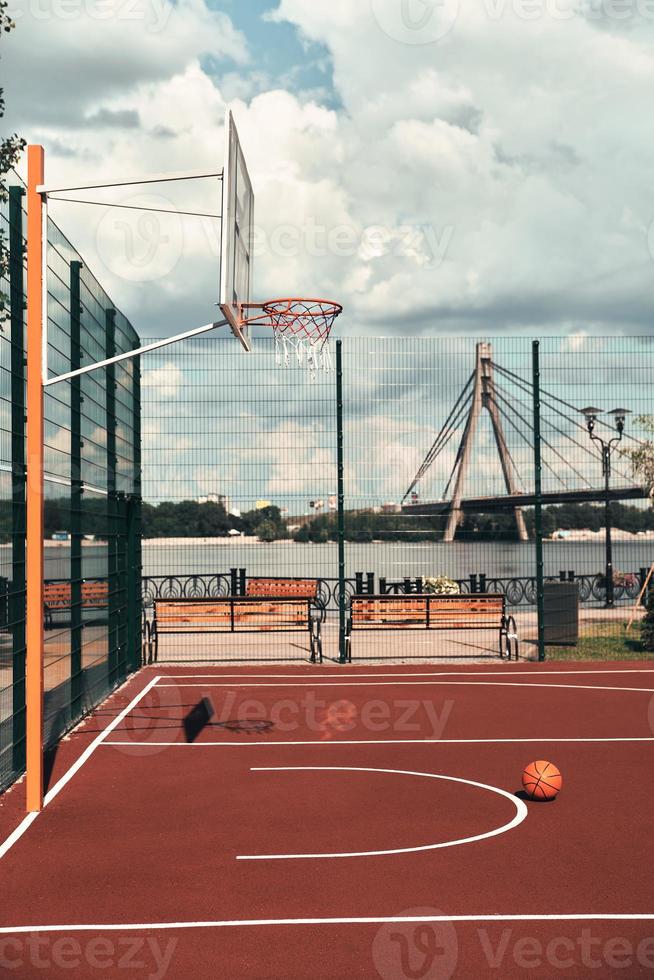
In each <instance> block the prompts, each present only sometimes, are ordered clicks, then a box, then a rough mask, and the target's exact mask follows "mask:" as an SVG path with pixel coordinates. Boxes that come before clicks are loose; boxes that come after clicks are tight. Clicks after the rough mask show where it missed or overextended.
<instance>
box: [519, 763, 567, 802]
mask: <svg viewBox="0 0 654 980" xmlns="http://www.w3.org/2000/svg"><path fill="white" fill-rule="evenodd" d="M522 785H523V788H524V791H525V793H527V795H528V796H530V797H531V799H532V800H553V799H554V797H555V796H556V795H557V793H558V792H559V790H560V789H561V787H562V786H563V776H562V775H561V773H560V772H559V770H558V769H557V768H556V766H555V765H553V763H551V762H544V761H543V760H539V761H538V762H530V763H529V765H528V766H525V768H524V770H523V773H522Z"/></svg>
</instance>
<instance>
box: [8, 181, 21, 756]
mask: <svg viewBox="0 0 654 980" xmlns="http://www.w3.org/2000/svg"><path fill="white" fill-rule="evenodd" d="M23 197H24V191H23V188H22V187H10V188H9V303H10V315H11V463H12V467H11V582H10V585H9V609H8V619H9V624H8V625H9V630H10V631H11V643H12V668H13V670H12V691H13V697H12V746H13V748H12V753H13V757H12V768H13V770H14V772H15V773H19V772H22V771H23V769H24V768H25V353H24V351H25V346H24V345H25V326H24V294H25V281H24V280H25V277H24V272H23Z"/></svg>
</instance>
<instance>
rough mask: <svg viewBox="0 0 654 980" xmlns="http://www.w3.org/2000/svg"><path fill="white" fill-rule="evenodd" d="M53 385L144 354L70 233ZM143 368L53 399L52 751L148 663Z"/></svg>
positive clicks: (0, 367)
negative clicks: (144, 657) (64, 376)
mask: <svg viewBox="0 0 654 980" xmlns="http://www.w3.org/2000/svg"><path fill="white" fill-rule="evenodd" d="M24 204H25V198H24V188H23V187H22V185H21V184H20V183H19V182H18V179H16V182H15V184H14V186H12V187H11V189H10V199H9V201H8V203H7V204H6V205H3V208H2V213H1V215H0V220H2V222H3V228H4V231H5V238H6V241H7V242H8V244H9V245H10V258H11V263H10V278H9V281H8V282H3V283H2V291H3V293H5V294H6V295H7V296H8V298H9V303H8V308H9V317H8V319H7V320H6V322H5V324H4V328H3V332H2V333H1V334H0V378H1V379H2V381H1V388H0V404H1V406H2V409H1V411H2V415H1V418H0V426H1V429H0V494H1V500H2V504H1V507H2V510H1V513H2V526H1V528H0V563H1V565H2V567H1V568H0V786H2V785H5V784H7V783H8V782H10V781H11V780H12V779H13V778H15V776H16V775H17V774H18V773H20V772H21V770H22V769H23V766H24V757H25V401H24V399H25V393H24V385H25V377H24V371H25V368H24V355H25V296H24V292H25V289H24V282H25V268H24V232H25V221H26V215H25V211H24ZM48 341H49V347H48V367H49V371H50V373H51V375H52V374H60V373H63V372H65V371H69V370H73V369H75V368H77V367H81V366H83V365H84V364H88V363H91V362H93V361H96V360H100V359H102V358H105V357H108V356H111V355H112V354H113V353H120V352H121V351H127V350H131V349H133V348H134V347H135V346H138V343H139V340H138V337H137V335H136V333H135V331H134V329H133V328H132V327H131V325H130V324H129V322H128V321H127V320H126V319H125V317H124V316H123V315H122V314H121V313H120V312H119V311H117V310H116V309H115V307H114V305H113V303H112V302H111V300H110V298H109V297H108V296H107V294H106V293H105V292H104V290H103V289H102V287H101V286H100V284H99V283H98V281H97V280H96V279H95V277H94V276H93V274H92V273H91V272H90V271H89V270H88V269H87V268H86V266H85V265H84V262H83V260H82V258H81V257H80V255H79V254H78V253H77V252H76V251H75V249H74V247H73V246H72V245H71V243H70V242H69V241H68V240H67V239H66V237H65V236H64V235H63V233H62V232H61V230H60V229H59V228H58V227H57V226H56V225H55V224H54V223H53V222H52V221H50V222H49V224H48ZM139 387H140V382H139V365H138V363H134V362H130V361H126V362H124V363H121V364H119V365H116V366H115V367H112V368H107V369H105V370H101V371H98V372H95V373H92V374H89V375H85V376H82V377H81V378H79V379H74V380H72V381H67V382H62V383H60V384H57V385H54V386H52V387H49V388H47V389H46V394H45V538H46V540H45V608H44V623H45V673H44V680H45V690H46V696H45V732H44V734H45V740H46V744H47V745H52V744H54V743H55V742H56V740H57V739H58V738H59V737H60V736H61V734H62V733H63V732H65V731H66V730H67V729H69V728H70V727H71V726H72V725H73V724H74V723H75V722H76V721H77V720H78V719H79V718H80V717H81V716H82V715H83V714H84V713H85V712H87V711H88V710H89V709H90V708H91V707H92V706H93V705H94V704H97V703H98V702H99V701H100V700H101V699H102V698H103V697H104V696H106V694H107V693H108V692H109V691H110V690H111V689H112V688H114V687H115V686H116V685H117V684H118V683H120V682H121V680H122V679H124V677H125V676H126V674H127V672H128V670H129V669H134V668H135V667H136V666H138V664H139V663H140V602H139V592H140V584H139V581H140V542H139V534H138V521H139V519H140V473H139V469H140V455H139V440H140V405H139V398H140V395H139Z"/></svg>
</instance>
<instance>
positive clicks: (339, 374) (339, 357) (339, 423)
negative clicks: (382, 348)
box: [336, 340, 346, 664]
mask: <svg viewBox="0 0 654 980" xmlns="http://www.w3.org/2000/svg"><path fill="white" fill-rule="evenodd" d="M336 443H337V467H338V654H339V661H340V662H341V663H342V664H344V663H346V649H345V468H344V459H343V446H344V444H343V341H342V340H337V341H336Z"/></svg>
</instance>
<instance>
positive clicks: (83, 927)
mask: <svg viewBox="0 0 654 980" xmlns="http://www.w3.org/2000/svg"><path fill="white" fill-rule="evenodd" d="M651 921H654V912H573V913H557V912H554V913H542V914H541V913H525V914H524V915H523V914H516V915H513V914H502V913H501V912H500V913H490V914H488V915H359V916H333V917H325V918H312V919H208V920H206V921H197V922H100V923H78V922H75V923H66V924H63V925H41V926H39V925H32V926H0V935H18V934H21V933H28V932H149V931H151V930H158V931H161V930H168V929H171V930H172V929H233V928H244V927H251V926H255V927H257V926H326V925H345V926H347V925H355V926H356V925H383V924H384V923H385V922H391V923H402V922H407V923H408V922H651Z"/></svg>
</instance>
